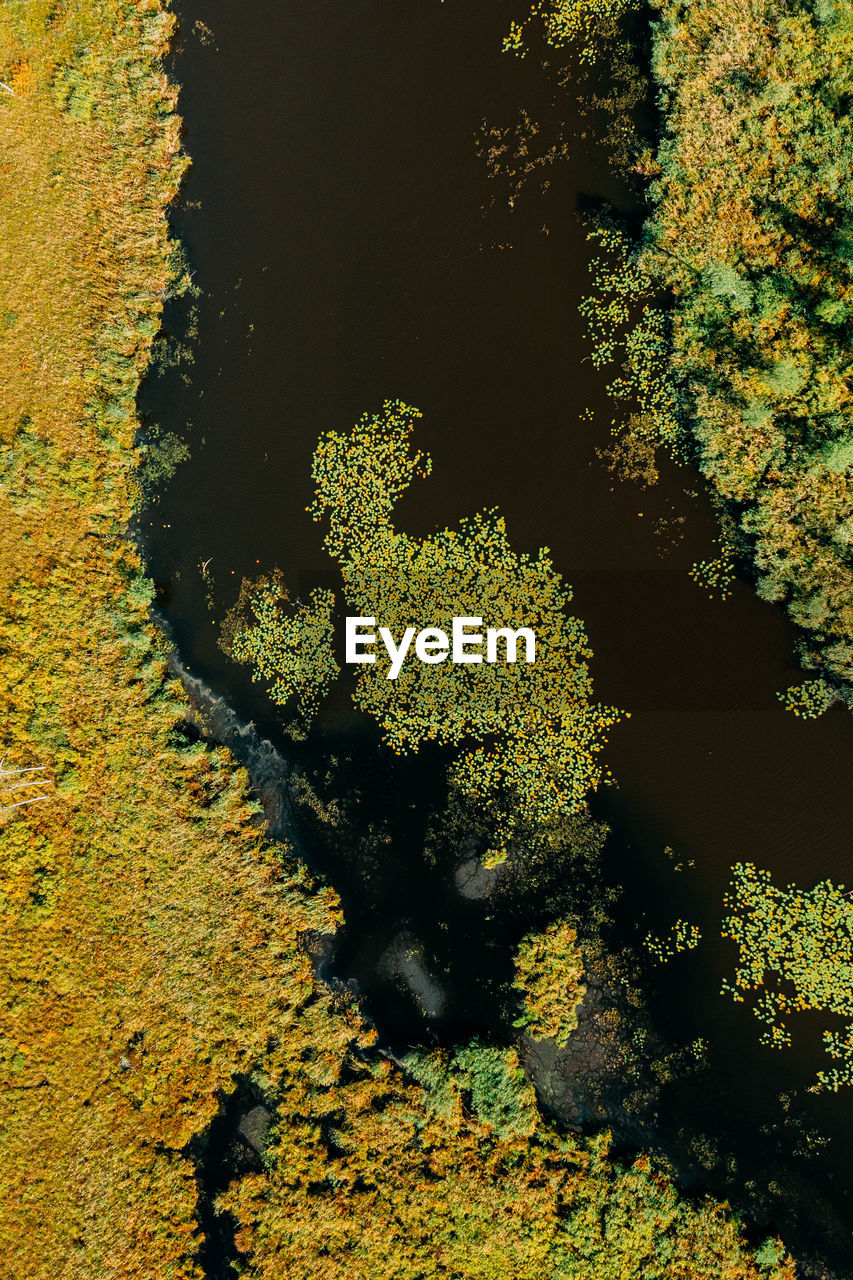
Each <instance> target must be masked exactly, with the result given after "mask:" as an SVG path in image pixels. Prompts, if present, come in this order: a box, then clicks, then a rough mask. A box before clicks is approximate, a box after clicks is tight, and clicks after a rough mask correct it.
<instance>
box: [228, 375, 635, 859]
mask: <svg viewBox="0 0 853 1280" xmlns="http://www.w3.org/2000/svg"><path fill="white" fill-rule="evenodd" d="M419 417H420V414H419V412H418V411H417V410H416V409H413V408H412V407H411V406H409V405H406V404H404V403H403V402H402V401H386V403H385V404H384V405H383V407H382V410H381V411H380V412H379V413H376V414H364V415H363V416H362V418H361V419H360V420H359V421H358V422H357V423H356V425H355V427H354V428H353V429H352V431H351V432H350V433H349V434H346V435H344V434H342V433H340V432H337V431H329V432H326V433H325V434H324V435H323V436H322V437H321V439H320V441H319V443H318V445H317V449H316V451H315V454H314V462H313V468H312V475H313V478H314V481H315V485H316V491H315V498H314V501H313V503H312V504H311V507H310V508H309V510H310V511H311V514H312V516H313V517H314V519H315V520H326V521H327V522H328V530H327V532H326V535H325V542H324V545H325V547H326V549H327V550H328V551H329V553H330V554H331V555H333V556H336V557H337V559H338V560H339V562H340V567H341V574H342V577H343V584H344V598H345V601H346V605H347V609H348V610H350V611H351V612H352V614H354V615H358V616H360V617H375V618H376V619H378V620H379V621H380V622H381V624H382V625H384V626H386V627H388V629H389V630H390V631H391V632H392V633H393V634H394V635H399V634H401V633H402V632H403V631H404V630H405V629H406V628H407V627H410V626H411V627H414V628H416V629H422V628H430V627H433V628H435V627H438V628H441V629H443V630H444V631H446V632H450V630H451V628H452V619H453V618H454V617H463V618H482V619H486V620H487V624H488V625H489V626H492V627H497V628H509V629H510V630H516V629H518V628H521V627H526V628H529V629H531V630H532V631H534V632H535V636H536V660H535V662H514V663H498V664H487V663H484V662H481V663H479V664H474V663H471V664H456V663H450V662H443V663H441V664H425V663H421V662H413V663H406V664H404V665H403V667H402V668H401V670H400V673H399V675H397V677H396V679H394V680H389V679H388V678H387V677H388V671H389V659H388V655H387V654H386V655H383V653H382V651H381V649H380V650H379V651H378V652H377V654H376V661H375V662H374V663H372V664H364V665H362V666H360V667H359V673H358V679H357V683H356V690H355V694H354V700H355V702H356V705H357V706H359V707H361V708H362V709H363V710H365V711H367V712H368V713H369V714H370V715H372V716H373V717H374V718H375V719H376V721H377V722H378V724H379V725H380V727H381V729H382V732H383V736H384V738H385V741H386V742H387V743H388V744H389V746H391V747H392V748H393V750H394V751H396V752H398V753H405V752H409V751H413V750H417V748H418V747H419V746H420V745H421V743H423V742H427V741H435V742H440V743H445V744H448V745H453V746H457V745H462V751H461V753H460V754H459V756H458V757H457V758H456V760H455V762H454V763H453V764H452V765H451V768H450V773H449V777H450V782H451V784H452V785H453V786H455V787H458V789H459V792H460V795H462V796H463V797H465V798H466V799H468V800H470V801H472V802H477V803H494V804H495V805H497V806H499V807H500V811H501V813H502V814H504V815H505V824H504V836H506V835H508V834H509V833H510V832H511V830H512V829H514V827H516V826H518V825H521V824H530V825H536V824H541V825H544V826H547V825H548V824H553V823H555V822H559V821H560V820H561V819H563V818H565V817H566V816H567V815H569V814H571V813H575V812H577V811H578V809H579V808H580V807H581V806H582V805H583V803H584V799H585V797H586V795H587V794H588V792H589V791H590V790H592V789H594V788H595V787H596V786H597V784H598V783H599V781H600V779H601V776H602V768H601V766H600V764H599V763H598V761H597V757H598V755H599V753H600V751H601V747H602V745H603V742H604V734H605V731H606V730H607V729H608V728H609V727H610V726H611V725H612V724H614V723H615V721H616V719H617V718H618V713H617V712H616V711H615V709H613V708H611V707H604V706H601V705H600V704H597V703H593V702H592V701H591V694H592V680H591V678H590V674H589V668H588V666H587V660H588V659H589V658H590V657H591V651H590V649H589V645H588V643H587V638H586V633H585V631H584V628H583V625H582V623H581V622H580V621H579V620H578V619H577V618H574V617H572V616H571V615H569V614H568V613H567V606H568V604H569V602H570V600H571V591H570V589H569V588H568V587H567V586H566V585H565V584H564V583H563V581H562V578H561V577H560V575H559V574H558V573H556V571H555V570H554V567H553V564H552V563H551V560H550V558H549V556H548V552H547V549H546V548H543V549H542V550H541V551H540V552H539V555H538V556H537V557H536V558H532V557H530V556H527V555H517V554H516V553H514V552H513V551H512V549H511V547H510V544H509V540H508V537H507V533H506V526H505V523H504V521H503V519H502V518H501V517H500V516H499V515H498V513H497V512H496V511H485V512H480V513H478V514H476V515H474V516H473V517H471V518H469V519H463V520H461V521H460V523H459V525H458V527H457V528H455V529H443V530H440V531H439V532H438V533H436V534H434V535H433V536H431V537H429V538H423V539H419V538H413V537H410V536H408V535H407V534H404V533H400V532H398V531H397V529H395V527H394V525H393V523H392V521H391V515H392V511H393V507H394V503H395V502H396V500H397V498H398V497H399V496H400V494H401V493H403V492H404V490H405V489H406V487H407V485H408V484H409V483H410V481H411V480H412V478H413V477H415V476H427V475H428V474H429V472H430V469H431V461H430V459H429V458H428V457H427V456H426V455H425V454H423V453H421V452H420V451H418V452H413V451H412V449H411V435H412V431H413V429H414V424H415V422H416V421H417V419H418V418H419ZM328 621H329V619H328V615H324V618H323V620H322V626H320V625H319V623H318V622H317V621H316V619H315V621H314V622H312V626H313V627H314V630H313V631H312V633H311V643H312V645H313V644H315V643H316V644H317V645H322V644H323V643H324V642H325V638H326V636H327V634H328ZM306 626H307V619H305V618H302V619H300V620H299V622H298V623H296V622H290V621H288V620H286V619H284V618H283V617H282V615H281V614H280V612H277V611H276V609H275V607H274V606H272V605H270V606H269V607H265V610H264V613H263V618H261V616H260V614H256V621H255V622H254V623H251V622H250V624H249V625H248V626H247V627H246V628H245V629H243V630H241V631H239V632H238V633H237V635H236V636H235V637H234V638H233V639H232V640H231V641H230V642H229V643H230V646H231V651H232V652H233V653H234V655H235V657H241V658H243V660H246V661H249V662H251V663H252V665H253V667H254V670H255V671H256V673H257V674H259V675H270V674H272V673H275V674H277V676H278V678H279V682H280V683H279V685H278V686H277V688H278V690H279V693H280V694H281V695H289V693H290V692H292V691H293V689H294V688H295V687H296V684H297V682H298V680H300V679H304V678H305V675H304V672H306V671H307V670H309V669H310V666H311V664H310V663H308V664H307V666H305V665H304V664H303V659H302V658H300V657H299V652H298V645H299V644H300V643H302V641H303V640H304V639H305V627H306ZM270 655H273V656H272V657H271V656H270ZM318 663H319V670H320V671H321V672H322V680H320V682H319V684H318V688H319V687H320V685H322V684H323V682H324V681H325V679H326V677H327V675H328V674H329V673H330V672H331V667H330V666H329V664H328V663H325V660H324V659H322V658H318ZM324 663H325V665H323V664H324ZM288 664H294V666H293V669H294V672H296V674H294V675H290V674H288V671H287V667H288ZM300 664H302V665H300ZM297 668H298V670H297ZM299 673H303V674H299ZM274 696H277V695H276V694H275V693H274ZM277 700H282V698H280V697H279V698H278V699H277Z"/></svg>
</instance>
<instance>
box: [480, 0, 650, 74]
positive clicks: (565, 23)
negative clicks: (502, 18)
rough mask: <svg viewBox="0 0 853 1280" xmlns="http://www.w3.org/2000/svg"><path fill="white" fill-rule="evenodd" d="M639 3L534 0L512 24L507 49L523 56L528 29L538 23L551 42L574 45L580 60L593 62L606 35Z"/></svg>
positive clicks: (629, 0) (557, 45)
mask: <svg viewBox="0 0 853 1280" xmlns="http://www.w3.org/2000/svg"><path fill="white" fill-rule="evenodd" d="M638 7H639V0H534V3H533V4H532V5H531V7H530V13H529V15H528V16H527V17H526V18H524V19H522V20H521V21H520V22H513V23H511V24H510V29H509V32H508V34H507V36H506V38H505V40H504V49H505V50H506V51H507V52H510V53H517V54H519V55H520V56H521V57H524V54H525V53H526V51H527V43H526V40H525V31H526V28H527V27H528V26H530V25H531V24H533V23H535V24H537V25H538V24H541V25H542V26H543V27H544V33H545V38H546V40H547V41H548V42H549V44H552V45H554V47H555V48H558V49H559V48H562V47H563V46H564V45H575V46H576V48H577V54H578V57H579V58H580V60H581V61H582V62H592V61H594V60H595V58H596V56H597V54H598V53H599V51H600V47H601V42H602V38H603V36H604V35H605V34H607V35H612V34H613V32H614V30H615V28H616V26H617V24H618V22H619V21H620V19H621V18H623V17H624V16H625V14H626V13H629V12H630V11H631V10H632V9H636V8H638Z"/></svg>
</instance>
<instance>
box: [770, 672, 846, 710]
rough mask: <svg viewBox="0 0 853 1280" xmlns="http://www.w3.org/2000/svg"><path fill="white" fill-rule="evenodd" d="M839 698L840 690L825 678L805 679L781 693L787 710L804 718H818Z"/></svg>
mask: <svg viewBox="0 0 853 1280" xmlns="http://www.w3.org/2000/svg"><path fill="white" fill-rule="evenodd" d="M838 699H839V694H838V690H837V689H834V688H833V687H832V685H831V684H829V682H828V681H826V680H823V679H817V680H803V681H802V683H801V684H795V685H792V686H791V688H790V689H786V690H785V691H784V693H780V694H779V701H780V702H781V703H782V704H783V706H784V708H785V710H786V711H790V712H791V713H792V714H793V715H795V716H800V717H801V719H803V720H816V719H817V717H818V716H822V715H823V713H824V711H828V710H829V708H830V707H831V706H832V704H833V703H834V702H837V701H838Z"/></svg>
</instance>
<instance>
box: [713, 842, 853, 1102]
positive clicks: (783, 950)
mask: <svg viewBox="0 0 853 1280" xmlns="http://www.w3.org/2000/svg"><path fill="white" fill-rule="evenodd" d="M725 901H726V907H727V908H728V910H729V911H730V912H731V913H732V914H731V915H729V916H727V917H726V919H725V920H724V921H723V936H724V937H726V938H731V939H732V941H733V942H735V943H736V944H737V947H738V965H737V968H736V970H735V975H734V980H733V982H728V981H727V982H725V983H724V985H723V990H724V991H726V992H728V994H729V995H731V996H732V997H733V999H735V1000H737V1001H741V1002H742V1001H743V1000H745V999H746V995H745V994H744V993H746V992H755V991H758V992H759V993H760V994H759V995H758V996H756V997H754V999H755V1004H754V1006H753V1013H754V1014H755V1016H756V1018H758V1019H759V1021H760V1022H763V1023H764V1024H765V1028H766V1029H765V1031H764V1032H763V1033H762V1035H761V1040H762V1043H764V1044H769V1045H772V1046H773V1047H774V1048H782V1047H783V1046H785V1045H788V1044H790V1042H791V1035H790V1031H789V1030H788V1026H787V1022H786V1018H787V1017H788V1016H789V1015H790V1014H792V1013H798V1012H802V1011H804V1010H807V1009H816V1010H821V1011H824V1012H827V1013H835V1014H841V1015H842V1016H844V1017H848V1018H853V902H851V901H850V898H849V896H848V891H847V890H846V889H845V888H844V886H843V885H835V884H833V883H832V881H831V880H823V881H821V882H820V883H819V884H816V885H815V886H814V888H813V889H808V890H804V889H798V888H797V887H796V886H795V885H788V886H787V888H785V889H778V888H777V887H776V886H775V885H774V884H773V882H772V880H771V879H770V875H769V873H768V872H766V871H761V870H759V869H758V868H756V867H755V866H753V864H752V863H750V862H747V863H738V864H737V865H736V866H735V867H734V868H733V869H732V883H731V886H730V889H729V892H728V894H727V896H726V900H725ZM824 1043H825V1044H826V1047H827V1050H828V1052H829V1053H830V1054H831V1056H832V1057H834V1058H838V1059H841V1061H842V1063H843V1066H842V1068H841V1069H840V1070H839V1069H833V1070H831V1071H821V1072H819V1074H818V1080H819V1083H820V1086H821V1087H823V1088H827V1089H832V1090H837V1089H838V1087H839V1086H840V1085H841V1084H850V1083H853V1056H851V1055H853V1025H851V1026H850V1027H848V1028H847V1029H846V1031H845V1032H844V1033H838V1032H834V1031H827V1032H825V1033H824Z"/></svg>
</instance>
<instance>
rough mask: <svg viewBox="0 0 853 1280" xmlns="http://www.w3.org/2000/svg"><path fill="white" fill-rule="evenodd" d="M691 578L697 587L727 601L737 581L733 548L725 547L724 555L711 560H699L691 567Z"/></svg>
mask: <svg viewBox="0 0 853 1280" xmlns="http://www.w3.org/2000/svg"><path fill="white" fill-rule="evenodd" d="M690 577H691V578H692V579H693V581H694V582H695V583H696V584H697V586H700V587H704V589H705V590H706V591H707V592H708V594H709V595H712V596H717V597H718V599H720V600H727V599H728V598H729V596H730V595H731V594H732V590H731V589H732V585H733V583H734V580H735V568H734V558H733V555H732V551H731V548H729V547H724V548H723V553H722V555H719V556H714V558H713V559H711V560H697V561H696V563H695V564H693V565H691V567H690Z"/></svg>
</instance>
